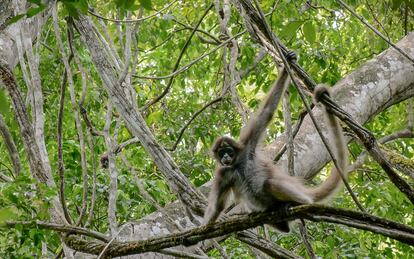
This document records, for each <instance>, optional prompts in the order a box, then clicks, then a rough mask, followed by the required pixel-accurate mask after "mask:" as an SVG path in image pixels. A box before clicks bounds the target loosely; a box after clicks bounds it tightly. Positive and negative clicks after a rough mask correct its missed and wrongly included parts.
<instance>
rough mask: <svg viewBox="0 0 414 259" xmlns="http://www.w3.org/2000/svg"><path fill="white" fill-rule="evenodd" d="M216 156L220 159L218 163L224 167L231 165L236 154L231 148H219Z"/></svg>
mask: <svg viewBox="0 0 414 259" xmlns="http://www.w3.org/2000/svg"><path fill="white" fill-rule="evenodd" d="M217 154H218V157H219V158H220V163H221V164H222V165H225V166H230V165H232V164H233V163H234V160H235V158H236V152H235V150H234V148H233V147H231V146H226V147H222V148H219V149H218V152H217Z"/></svg>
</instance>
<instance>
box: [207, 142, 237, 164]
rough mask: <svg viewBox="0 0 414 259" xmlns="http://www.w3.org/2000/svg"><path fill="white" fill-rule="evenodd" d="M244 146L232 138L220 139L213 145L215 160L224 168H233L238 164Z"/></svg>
mask: <svg viewBox="0 0 414 259" xmlns="http://www.w3.org/2000/svg"><path fill="white" fill-rule="evenodd" d="M242 148H243V147H242V146H241V145H240V144H239V143H238V142H237V141H235V140H234V139H232V138H230V137H220V138H218V139H217V140H216V142H215V143H214V145H213V148H212V151H213V154H214V158H215V159H216V160H217V162H219V163H220V164H221V165H223V166H231V165H233V164H235V163H236V161H237V156H238V155H239V153H240V151H241V150H242Z"/></svg>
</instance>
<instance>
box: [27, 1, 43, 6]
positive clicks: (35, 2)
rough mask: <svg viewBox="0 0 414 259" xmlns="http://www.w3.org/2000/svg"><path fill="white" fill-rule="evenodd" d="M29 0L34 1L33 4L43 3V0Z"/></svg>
mask: <svg viewBox="0 0 414 259" xmlns="http://www.w3.org/2000/svg"><path fill="white" fill-rule="evenodd" d="M27 2H29V3H32V4H37V5H41V4H42V1H41V0H27Z"/></svg>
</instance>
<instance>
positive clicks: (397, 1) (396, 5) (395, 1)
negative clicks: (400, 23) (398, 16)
mask: <svg viewBox="0 0 414 259" xmlns="http://www.w3.org/2000/svg"><path fill="white" fill-rule="evenodd" d="M402 2H403V0H392V6H391V8H392V9H393V10H397V9H398V8H399V7H400V6H401V4H402Z"/></svg>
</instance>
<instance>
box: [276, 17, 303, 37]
mask: <svg viewBox="0 0 414 259" xmlns="http://www.w3.org/2000/svg"><path fill="white" fill-rule="evenodd" d="M302 23H303V22H302V21H294V22H290V23H288V24H287V25H286V26H285V27H284V28H283V29H282V31H281V33H280V36H282V37H284V38H287V39H291V38H293V37H294V36H296V32H297V30H298V29H299V27H300V26H301V25H302Z"/></svg>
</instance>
